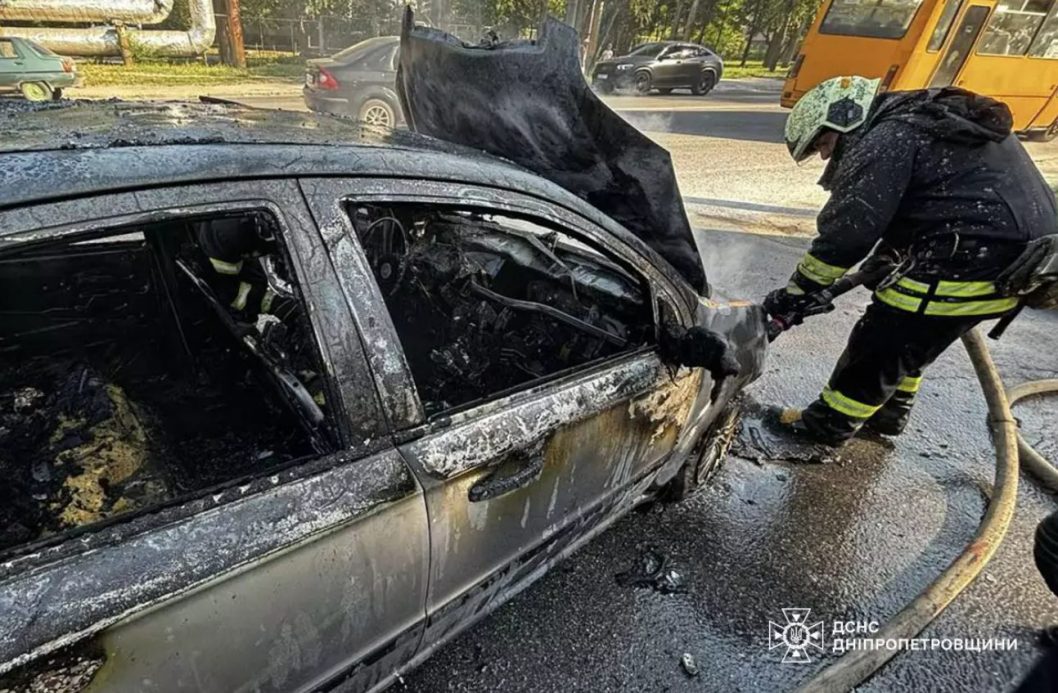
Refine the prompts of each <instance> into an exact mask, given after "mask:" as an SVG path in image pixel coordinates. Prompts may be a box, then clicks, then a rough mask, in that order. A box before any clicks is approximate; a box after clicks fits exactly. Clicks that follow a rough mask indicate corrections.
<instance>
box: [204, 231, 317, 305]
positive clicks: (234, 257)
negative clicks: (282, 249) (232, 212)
mask: <svg viewBox="0 0 1058 693" xmlns="http://www.w3.org/2000/svg"><path fill="white" fill-rule="evenodd" d="M261 225H262V221H261V220H260V219H258V218H257V217H255V216H242V217H229V218H223V217H222V218H219V219H211V220H210V221H203V222H198V223H196V224H195V237H196V239H197V240H198V245H199V247H200V248H201V249H202V251H203V252H204V253H205V254H206V256H207V257H208V258H209V263H210V265H211V267H212V268H213V272H214V276H213V278H212V280H211V281H210V285H211V286H212V287H213V290H214V291H215V292H216V293H217V297H218V298H219V299H220V300H221V301H224V302H225V303H226V304H228V306H229V307H230V308H231V310H232V313H233V315H234V317H236V318H237V319H238V320H240V321H242V322H245V323H251V324H252V323H255V322H256V321H257V316H258V315H260V314H270V315H274V316H275V317H276V318H278V319H279V320H281V321H286V320H287V319H288V318H289V317H290V316H291V315H293V314H294V312H296V310H297V302H296V301H295V300H294V299H293V297H292V296H283V295H281V294H280V293H279V292H277V291H275V290H274V289H273V288H272V287H271V286H270V285H269V283H268V276H267V274H266V272H265V270H264V266H263V264H262V260H263V259H264V258H266V257H268V256H269V255H272V254H273V253H274V252H275V242H274V241H270V240H268V239H267V233H266V232H265V230H264V229H263V228H262V227H261Z"/></svg>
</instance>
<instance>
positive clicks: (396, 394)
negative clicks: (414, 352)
mask: <svg viewBox="0 0 1058 693" xmlns="http://www.w3.org/2000/svg"><path fill="white" fill-rule="evenodd" d="M299 184H300V185H301V189H302V191H303V193H304V195H305V199H306V200H307V202H308V207H309V210H310V212H311V213H312V215H313V217H314V218H315V220H316V224H317V226H318V227H319V229H320V233H321V235H322V236H323V240H324V244H325V246H326V247H327V250H328V252H329V253H330V254H331V256H332V258H333V261H334V263H335V265H336V266H337V265H339V264H340V265H341V267H342V269H343V271H341V272H339V273H338V281H339V282H340V283H341V285H342V288H343V289H344V292H345V296H346V298H347V300H348V301H349V302H350V305H353V306H355V310H354V313H353V320H354V321H355V323H356V326H357V329H358V330H359V333H360V336H361V339H362V342H363V345H364V351H365V353H366V355H367V360H368V363H369V364H370V366H371V370H372V374H373V376H374V380H375V385H376V389H377V391H378V395H379V399H380V401H381V402H382V407H383V410H384V412H385V414H386V417H387V419H388V420H389V424H390V427H391V428H392V429H393V430H394V431H396V432H400V431H405V432H407V431H413V430H414V429H415V428H416V427H417V426H420V425H421V424H422V423H423V422H424V421H425V419H426V417H425V413H424V411H423V408H422V405H421V403H420V402H419V398H418V392H417V389H416V387H415V384H414V382H413V380H412V378H411V369H410V368H409V366H408V363H407V360H406V358H405V357H404V352H403V350H402V349H401V344H400V340H399V339H398V338H397V331H396V328H395V327H394V326H393V321H392V320H391V319H390V317H389V312H388V310H387V309H386V304H385V300H384V299H383V297H382V294H381V292H380V291H379V289H378V286H377V285H376V283H375V278H374V273H373V272H372V270H371V267H370V266H369V264H368V262H367V258H366V257H365V256H364V253H363V251H362V249H361V248H360V244H359V242H357V241H356V240H355V236H356V232H355V231H354V230H353V227H352V224H351V222H350V220H349V218H348V216H347V215H346V211H345V205H346V203H347V202H349V201H353V200H355V201H358V202H367V203H371V202H392V203H401V202H406V203H435V204H443V205H457V206H464V207H479V208H482V209H486V210H490V211H493V212H501V213H508V214H514V215H523V216H529V217H534V218H537V219H540V220H542V221H544V222H547V223H549V224H553V225H556V226H559V227H562V228H569V229H572V230H573V232H574V235H575V236H576V235H580V236H583V237H584V238H586V239H588V240H589V241H591V242H592V243H595V244H597V245H598V246H599V247H601V248H603V249H604V250H606V251H607V252H610V253H612V254H614V255H616V256H617V257H618V258H620V259H621V260H622V261H623V262H625V263H626V264H627V265H628V266H629V267H630V268H632V269H634V270H635V271H636V272H638V273H639V274H640V275H642V276H645V277H646V278H647V280H648V282H649V285H650V288H651V291H652V292H653V293H654V299H655V300H654V301H653V302H654V304H655V315H654V319H655V323H656V322H658V315H657V312H656V310H657V309H656V306H657V299H659V298H663V299H665V301H666V303H667V304H669V305H671V306H672V308H673V309H674V311H675V313H676V314H675V315H674V317H675V319H676V320H677V321H679V322H680V323H681V324H683V325H688V326H689V325H693V324H694V319H695V314H694V311H695V310H696V309H697V308H696V302H695V303H689V302H688V298H687V290H686V288H685V287H681V286H678V285H677V284H676V283H674V282H673V281H672V280H671V279H669V278H668V277H666V276H665V275H664V274H663V273H661V272H659V271H657V270H656V269H655V268H654V267H653V266H652V264H651V261H650V260H648V259H647V258H646V257H644V256H643V255H641V254H640V253H639V252H637V251H636V250H635V249H634V248H632V247H631V246H629V245H628V244H626V243H624V242H622V241H621V240H619V239H618V238H615V237H614V236H613V234H611V233H609V232H608V231H606V230H605V229H604V228H602V227H601V226H599V225H597V224H595V223H593V222H592V221H591V220H589V219H586V218H584V217H583V216H581V215H579V214H577V213H575V212H572V211H570V210H568V209H566V208H564V207H560V206H558V205H556V204H552V203H549V202H546V201H543V200H540V199H539V198H537V197H533V196H530V195H526V194H524V193H522V192H519V191H516V190H511V189H507V188H491V187H486V186H482V185H473V184H463V183H449V182H444V181H431V180H423V179H410V178H402V177H393V178H382V177H371V178H357V177H353V176H348V177H326V178H311V177H303V178H300V179H299ZM408 435H415V434H414V433H411V434H407V433H405V434H401V433H398V434H397V439H398V440H402V439H404V438H406V437H408Z"/></svg>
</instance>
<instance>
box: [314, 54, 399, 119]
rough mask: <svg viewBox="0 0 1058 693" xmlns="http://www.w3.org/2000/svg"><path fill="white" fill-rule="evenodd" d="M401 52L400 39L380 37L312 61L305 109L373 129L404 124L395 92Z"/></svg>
mask: <svg viewBox="0 0 1058 693" xmlns="http://www.w3.org/2000/svg"><path fill="white" fill-rule="evenodd" d="M399 48H400V38H399V37H397V36H379V37H377V38H370V39H367V40H366V41H361V42H360V43H358V44H356V45H355V46H351V47H350V48H346V49H345V50H343V51H340V52H338V53H335V54H334V55H332V56H331V57H329V58H320V59H317V60H310V61H308V64H307V65H306V67H305V87H304V89H303V90H302V94H303V95H304V97H305V105H307V106H308V107H309V108H310V109H312V110H313V111H319V112H321V113H334V114H336V115H342V116H348V117H352V118H356V119H358V120H362V121H364V122H365V123H370V124H372V125H385V126H387V127H390V126H393V125H396V124H398V123H400V122H401V121H402V117H401V113H400V104H399V103H398V102H397V94H396V92H395V91H394V90H393V85H394V82H396V79H397V51H398V49H399Z"/></svg>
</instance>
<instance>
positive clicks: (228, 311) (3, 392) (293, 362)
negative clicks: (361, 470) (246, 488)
mask: <svg viewBox="0 0 1058 693" xmlns="http://www.w3.org/2000/svg"><path fill="white" fill-rule="evenodd" d="M275 228H276V227H275V224H274V222H273V221H272V220H271V219H270V218H269V217H267V216H265V215H261V214H257V213H253V214H245V215H235V216H224V217H214V218H198V219H193V220H185V221H177V222H165V223H156V224H149V225H143V226H138V227H134V228H129V227H124V228H116V229H109V230H108V229H101V230H100V232H99V233H98V234H96V235H95V237H93V238H90V239H87V240H86V239H83V238H81V239H79V240H72V241H70V240H65V241H60V242H55V243H50V244H47V245H45V246H37V247H35V248H32V249H28V250H26V251H23V252H18V253H17V254H12V255H8V256H6V257H0V292H2V293H3V295H4V296H7V297H8V299H7V301H6V302H5V304H4V305H5V307H4V309H3V311H2V312H0V353H2V354H3V366H2V368H0V476H2V477H3V478H4V480H5V482H4V484H3V486H2V487H0V550H2V549H4V548H8V547H11V546H14V545H18V544H23V543H26V542H31V541H34V540H36V539H40V538H43V537H46V536H48V535H53V534H57V533H61V532H63V531H65V530H69V529H73V528H76V527H81V526H84V525H89V524H92V523H95V522H99V521H102V520H105V519H108V518H111V517H114V516H117V515H121V514H123V513H127V512H130V511H135V510H141V509H144V508H149V507H152V506H157V505H158V504H159V503H162V502H165V501H167V500H169V499H172V498H175V497H178V496H182V495H186V494H188V493H192V492H195V491H198V490H201V489H205V488H208V487H211V486H215V485H217V484H221V483H224V482H227V481H231V480H234V479H236V478H240V477H244V476H248V475H253V474H257V473H264V472H265V471H269V470H274V469H275V468H276V467H277V466H279V465H282V464H284V463H285V462H287V461H289V460H292V459H296V458H300V457H303V456H306V455H309V454H312V453H314V452H317V451H320V450H322V449H323V448H324V447H326V446H327V445H328V442H327V441H328V440H329V439H330V434H329V433H328V432H327V429H326V428H325V427H324V426H322V425H321V422H322V419H323V412H325V411H326V408H327V404H326V397H325V395H324V391H323V387H322V378H321V377H320V373H321V372H322V369H321V368H320V366H319V365H318V359H317V356H316V352H315V350H314V347H313V346H312V344H311V341H310V339H309V334H310V332H309V330H308V329H307V326H306V324H305V320H304V310H303V309H302V307H301V305H302V304H301V299H300V294H299V292H298V289H297V286H296V284H295V283H294V280H293V277H292V276H291V273H290V272H289V271H288V269H287V261H286V256H285V254H284V253H283V252H282V249H281V248H280V246H279V243H278V241H277V239H276V237H275Z"/></svg>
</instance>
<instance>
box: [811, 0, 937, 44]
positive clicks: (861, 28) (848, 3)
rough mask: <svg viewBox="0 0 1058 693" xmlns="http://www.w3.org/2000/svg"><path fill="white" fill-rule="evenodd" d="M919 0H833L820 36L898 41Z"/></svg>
mask: <svg viewBox="0 0 1058 693" xmlns="http://www.w3.org/2000/svg"><path fill="white" fill-rule="evenodd" d="M921 4H922V0H874V1H872V2H861V0H834V1H833V2H832V3H831V5H830V9H829V10H827V15H826V17H824V18H823V23H822V24H821V25H820V27H819V32H820V33H821V34H842V35H845V36H870V37H873V38H888V39H898V38H901V37H903V35H904V34H906V33H907V27H908V26H910V24H911V20H912V19H914V17H915V12H917V11H918V8H919V5H921Z"/></svg>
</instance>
